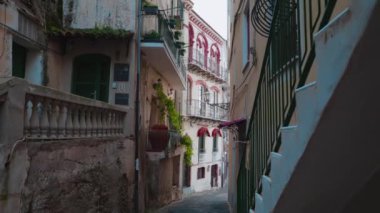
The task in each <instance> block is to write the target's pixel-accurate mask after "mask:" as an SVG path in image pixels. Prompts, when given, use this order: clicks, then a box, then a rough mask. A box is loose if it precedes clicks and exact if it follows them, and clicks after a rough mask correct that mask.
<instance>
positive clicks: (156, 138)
mask: <svg viewBox="0 0 380 213" xmlns="http://www.w3.org/2000/svg"><path fill="white" fill-rule="evenodd" d="M149 143H150V145H151V146H152V150H151V151H153V152H162V151H164V150H165V148H166V147H167V146H168V143H169V129H168V127H167V126H165V125H162V124H158V125H154V126H152V127H151V128H150V131H149Z"/></svg>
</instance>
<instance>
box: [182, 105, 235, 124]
mask: <svg viewBox="0 0 380 213" xmlns="http://www.w3.org/2000/svg"><path fill="white" fill-rule="evenodd" d="M186 103H187V115H188V116H194V117H200V118H207V119H211V120H227V119H228V110H226V109H223V108H221V107H219V106H217V104H215V105H214V104H210V103H208V102H205V101H200V100H187V102H186Z"/></svg>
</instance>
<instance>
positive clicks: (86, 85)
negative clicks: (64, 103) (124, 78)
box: [71, 54, 111, 102]
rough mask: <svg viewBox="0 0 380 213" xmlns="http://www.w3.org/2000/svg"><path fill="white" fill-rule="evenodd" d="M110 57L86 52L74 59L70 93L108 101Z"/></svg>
mask: <svg viewBox="0 0 380 213" xmlns="http://www.w3.org/2000/svg"><path fill="white" fill-rule="evenodd" d="M110 64H111V59H110V58H109V57H108V56H105V55H100V54H86V55H81V56H78V57H76V58H75V59H74V65H73V78H72V89H71V90H72V91H71V92H72V93H73V94H76V95H80V96H83V97H86V98H91V99H96V100H99V101H104V102H108V93H109V88H108V87H109V76H110Z"/></svg>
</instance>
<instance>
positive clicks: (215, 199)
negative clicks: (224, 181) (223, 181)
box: [157, 187, 229, 213]
mask: <svg viewBox="0 0 380 213" xmlns="http://www.w3.org/2000/svg"><path fill="white" fill-rule="evenodd" d="M213 212H215V213H229V207H228V204H227V187H225V188H223V189H220V190H212V191H206V192H201V193H197V194H194V195H192V196H190V197H187V198H184V199H183V200H181V201H178V202H174V203H172V204H170V205H168V206H165V207H164V208H162V209H160V210H159V211H157V213H213Z"/></svg>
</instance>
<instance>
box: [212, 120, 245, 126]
mask: <svg viewBox="0 0 380 213" xmlns="http://www.w3.org/2000/svg"><path fill="white" fill-rule="evenodd" d="M245 121H246V119H245V118H241V119H237V120H233V121H227V122H224V123H221V124H219V126H218V128H223V127H230V126H232V125H238V124H241V123H243V122H245Z"/></svg>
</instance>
